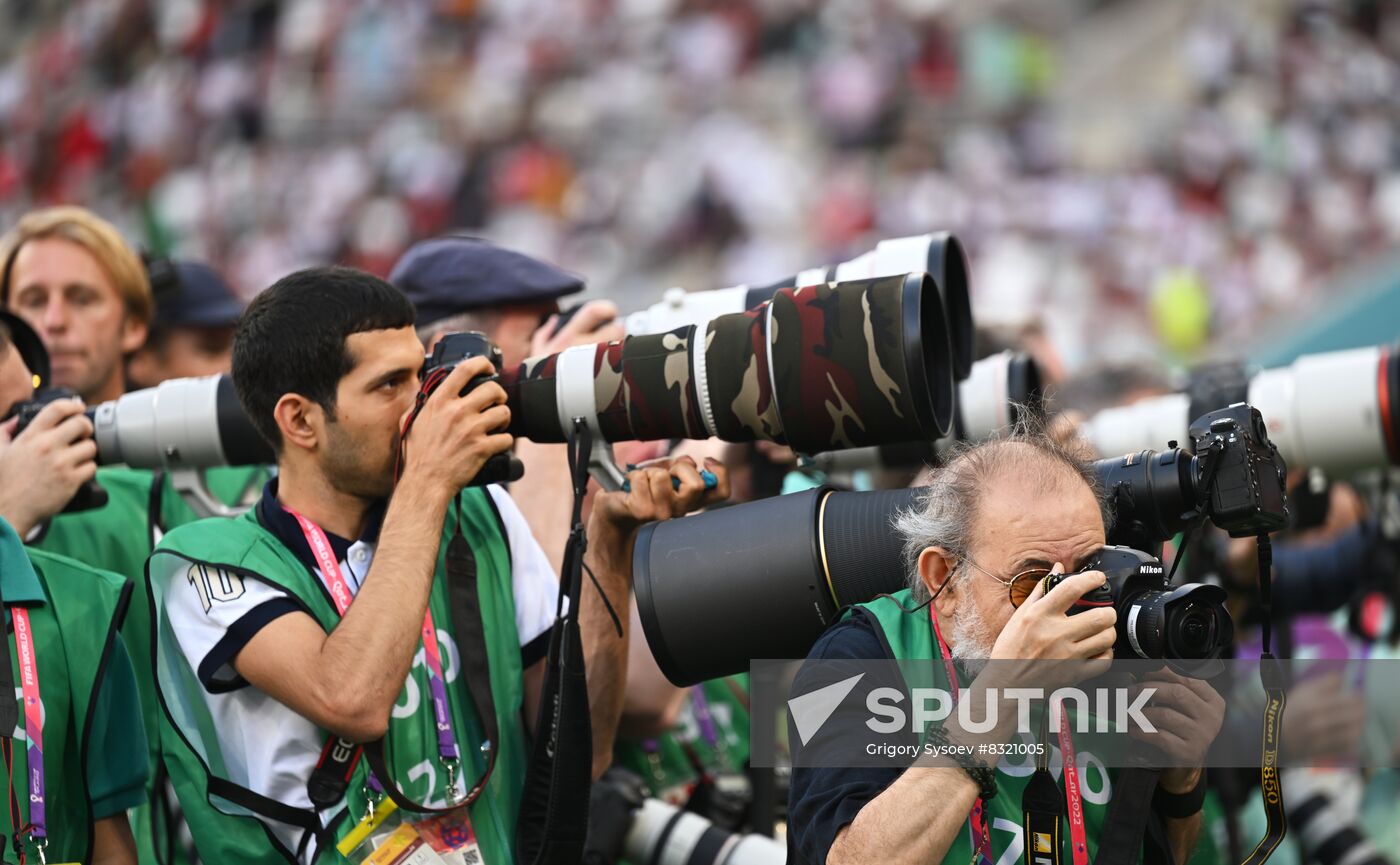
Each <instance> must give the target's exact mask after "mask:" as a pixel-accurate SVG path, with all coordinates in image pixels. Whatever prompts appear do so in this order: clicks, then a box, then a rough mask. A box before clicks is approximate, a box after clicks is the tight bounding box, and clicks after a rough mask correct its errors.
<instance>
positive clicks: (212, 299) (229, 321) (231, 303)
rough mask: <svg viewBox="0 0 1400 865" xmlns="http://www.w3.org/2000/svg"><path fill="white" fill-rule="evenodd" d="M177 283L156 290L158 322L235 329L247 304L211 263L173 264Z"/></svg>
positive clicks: (173, 325)
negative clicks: (209, 264) (244, 304)
mask: <svg viewBox="0 0 1400 865" xmlns="http://www.w3.org/2000/svg"><path fill="white" fill-rule="evenodd" d="M173 269H174V272H175V274H174V275H175V279H174V280H173V281H172V282H173V284H172V285H170V286H168V287H166V288H163V289H158V290H157V291H156V321H157V322H159V323H160V324H163V325H165V326H167V327H233V326H234V325H235V324H237V323H238V317H239V316H240V315H242V314H243V302H242V301H240V300H239V299H238V296H237V295H235V294H234V293H233V289H231V288H229V286H228V283H227V282H224V278H223V277H222V276H219V274H218V272H217V271H216V270H214V269H213V268H212V267H210V266H208V265H207V264H200V263H199V262H197V261H184V260H180V261H175V262H173Z"/></svg>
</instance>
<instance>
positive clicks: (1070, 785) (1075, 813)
mask: <svg viewBox="0 0 1400 865" xmlns="http://www.w3.org/2000/svg"><path fill="white" fill-rule="evenodd" d="M928 617H929V621H930V622H932V623H933V636H934V638H935V639H936V640H937V641H938V654H939V655H940V656H941V657H942V658H943V669H944V670H945V671H947V673H948V692H949V694H950V695H951V696H952V698H953V705H957V702H958V671H957V669H956V668H954V666H953V657H952V653H951V652H950V651H949V650H948V644H947V643H945V642H944V641H943V632H942V631H941V630H939V627H938V611H937V610H936V609H935V608H934V606H933V604H929V606H928ZM1060 755H1061V757H1062V758H1063V761H1064V775H1065V804H1066V805H1067V806H1068V807H1069V831H1070V842H1071V847H1072V850H1073V854H1074V865H1088V862H1089V850H1088V848H1087V847H1086V846H1085V842H1084V802H1083V800H1082V799H1081V797H1080V794H1079V767H1078V766H1077V765H1075V762H1074V740H1073V739H1072V738H1071V736H1070V729H1069V714H1068V713H1067V712H1064V711H1061V712H1060ZM967 822H968V827H969V829H970V830H971V832H972V843H973V848H972V849H973V861H974V862H977V861H980V862H981V863H983V865H990V863H991V838H990V835H989V834H988V832H987V815H986V814H985V813H983V809H982V800H981V799H980V798H979V799H978V800H977V801H976V802H975V803H974V804H973V806H972V812H971V813H970V814H968V815H967Z"/></svg>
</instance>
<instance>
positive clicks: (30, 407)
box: [10, 387, 107, 514]
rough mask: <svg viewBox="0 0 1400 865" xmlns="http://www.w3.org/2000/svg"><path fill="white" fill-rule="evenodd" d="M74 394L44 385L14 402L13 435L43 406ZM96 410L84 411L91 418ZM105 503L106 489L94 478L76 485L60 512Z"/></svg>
mask: <svg viewBox="0 0 1400 865" xmlns="http://www.w3.org/2000/svg"><path fill="white" fill-rule="evenodd" d="M75 396H77V394H75V393H73V392H72V391H71V390H68V389H67V388H62V387H45V388H40V389H39V390H38V391H35V393H34V396H33V398H32V399H27V400H25V401H24V402H21V403H16V404H15V406H14V408H13V409H11V411H10V414H11V416H12V417H15V418H17V420H16V421H15V432H14V437H15V438H18V437H19V436H20V434H21V433H23V432H24V430H25V429H26V428H27V427H28V426H29V425H30V424H31V423H33V422H34V418H36V417H38V416H39V412H41V411H43V410H44V407H45V406H47V405H48V404H49V403H51V402H54V401H55V400H60V399H71V398H73V397H75ZM96 411H97V409H95V408H92V407H89V408H88V410H87V411H86V412H85V414H87V418H88V420H92V419H93V415H94V414H95V413H96ZM105 504H107V490H106V489H105V488H104V487H103V486H102V485H101V484H99V483H98V482H97V481H96V480H89V481H84V482H83V485H82V486H80V487H78V491H77V492H76V493H74V494H73V498H71V499H69V500H68V504H66V505H64V507H63V511H62V513H65V514H74V513H77V512H79V511H89V510H92V509H93V508H100V507H102V506H103V505H105Z"/></svg>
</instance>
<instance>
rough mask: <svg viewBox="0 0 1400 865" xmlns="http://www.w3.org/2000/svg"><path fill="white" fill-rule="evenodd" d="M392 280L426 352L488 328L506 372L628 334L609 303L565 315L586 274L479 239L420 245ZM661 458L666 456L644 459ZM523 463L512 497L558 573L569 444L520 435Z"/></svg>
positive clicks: (486, 331)
mask: <svg viewBox="0 0 1400 865" xmlns="http://www.w3.org/2000/svg"><path fill="white" fill-rule="evenodd" d="M389 281H390V282H392V283H393V284H394V285H396V286H398V287H399V288H400V289H401V290H402V291H403V292H404V294H406V295H408V298H409V300H411V301H413V306H414V308H415V309H416V310H417V328H418V336H419V338H420V339H422V340H423V345H424V347H425V348H427V349H428V350H430V351H431V350H432V347H433V346H434V345H435V344H436V343H437V341H438V340H439V339H440V338H441V337H442V335H443V334H446V333H454V332H457V331H466V330H476V331H481V332H482V333H484V334H486V336H487V337H489V338H490V339H491V341H492V342H494V343H495V344H496V345H497V346H499V347H500V349H501V355H502V359H503V364H502V365H503V366H504V367H505V368H507V369H509V368H511V367H513V366H515V365H517V364H519V363H520V362H521V361H523V360H525V359H526V358H529V357H538V356H540V355H548V354H554V353H556V352H560V351H563V350H564V349H566V348H568V347H570V346H573V345H588V344H591V343H596V342H607V341H609V340H614V339H621V338H622V337H623V336H624V335H625V331H624V329H623V326H622V321H621V319H619V318H618V310H617V306H616V305H615V304H614V303H612V302H611V301H608V300H592V301H588V302H587V303H584V304H583V305H582V306H579V307H576V308H575V309H573V310H570V312H568V313H563V314H561V312H560V306H559V299H560V298H562V297H568V296H569V295H572V294H577V293H578V292H580V291H583V286H584V283H583V280H582V279H581V278H579V277H578V276H576V275H574V274H572V273H569V272H567V271H565V270H561V269H560V268H558V267H555V266H554V265H552V264H549V263H547V262H544V261H540V260H539V259H536V258H532V257H530V256H528V255H525V254H523V253H519V252H515V251H514V250H510V249H504V248H502V247H499V246H496V245H495V244H492V243H489V242H487V241H485V240H480V239H478V238H473V237H437V238H433V239H431V240H425V241H421V242H419V243H416V244H414V245H413V246H412V247H410V248H409V250H408V251H407V252H406V253H404V256H403V258H401V259H399V262H398V264H396V265H395V266H394V269H393V271H391V272H390V274H389ZM561 322H562V323H561ZM653 455H655V456H659V455H660V454H659V453H657V454H651V453H647V454H645V455H643V456H653ZM515 456H516V457H517V458H518V459H519V460H520V461H521V462H522V463H524V465H525V476H524V477H522V478H521V479H520V480H518V481H515V482H514V483H512V484H511V485H510V494H511V498H513V499H515V501H516V504H518V505H519V506H520V510H521V511H522V512H523V513H524V514H525V520H526V522H528V523H529V525H530V531H531V533H533V534H534V536H535V538H536V540H538V541H539V542H540V546H541V547H543V548H544V550H545V553H546V554H547V555H548V556H549V560H550V563H551V564H552V565H553V566H554V568H555V569H556V570H558V568H559V567H560V565H561V564H562V562H563V557H564V543H565V541H566V540H567V538H568V530H569V521H570V505H571V501H570V496H568V495H564V494H562V493H561V491H567V490H568V489H569V466H568V456H567V451H566V446H565V445H559V444H537V443H535V442H532V441H529V440H528V439H519V438H518V439H516V442H515ZM627 462H641V459H638V458H633V459H629V460H627Z"/></svg>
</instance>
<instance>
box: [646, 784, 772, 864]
mask: <svg viewBox="0 0 1400 865" xmlns="http://www.w3.org/2000/svg"><path fill="white" fill-rule="evenodd" d="M715 833H722V834H723V835H727V836H728V837H727V838H724V839H723V841H722V843H721V844H720V846H719V849H718V851H716V852H715V854H714V856H713V859H710V860H707V861H713V862H715V863H718V865H782V863H783V862H785V861H786V860H787V846H786V845H784V844H780V843H778V842H777V841H775V840H773V839H772V838H766V837H764V836H762V835H731V834H730V833H728V832H725V831H724V830H722V829H717V828H716V827H715V825H714V824H713V823H711V822H710V821H709V820H706V819H705V818H704V817H701V816H700V815H698V814H692V813H690V812H688V811H681V810H680V809H679V808H676V807H675V806H674V805H668V804H667V803H665V802H662V801H661V800H659V799H647V800H645V801H643V802H642V807H641V808H638V809H637V811H636V813H635V814H634V815H633V817H632V827H631V829H630V830H629V831H628V833H627V840H626V841H625V842H624V843H623V850H625V851H626V852H625V858H626V859H627V861H629V862H656V863H658V865H689V863H692V862H694V861H696V860H694V859H693V858H692V853H693V852H694V851H695V848H696V846H697V845H699V844H700V843H701V841H702V840H704V836H705V835H706V834H710V835H711V836H712V840H716V841H717V840H719V838H718V837H715ZM661 844H664V845H665V847H664V849H661V850H657V849H656V848H657V846H658V845H661Z"/></svg>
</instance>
